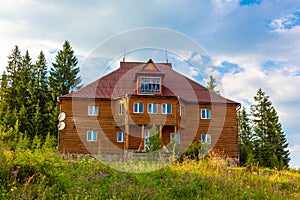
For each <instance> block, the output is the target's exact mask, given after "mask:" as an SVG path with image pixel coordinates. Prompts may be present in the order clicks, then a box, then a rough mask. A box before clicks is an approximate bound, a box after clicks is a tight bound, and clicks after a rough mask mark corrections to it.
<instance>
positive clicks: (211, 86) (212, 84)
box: [207, 75, 220, 94]
mask: <svg viewBox="0 0 300 200" xmlns="http://www.w3.org/2000/svg"><path fill="white" fill-rule="evenodd" d="M216 87H217V84H216V79H215V78H214V77H213V76H212V75H210V76H209V81H208V82H207V89H209V90H210V91H212V92H214V93H216V94H220V91H218V90H216Z"/></svg>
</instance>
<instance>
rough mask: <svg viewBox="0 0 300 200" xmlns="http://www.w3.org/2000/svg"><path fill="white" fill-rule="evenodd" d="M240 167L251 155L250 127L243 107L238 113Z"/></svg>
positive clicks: (251, 135)
mask: <svg viewBox="0 0 300 200" xmlns="http://www.w3.org/2000/svg"><path fill="white" fill-rule="evenodd" d="M238 120H239V121H238V124H239V143H240V165H242V166H243V165H245V164H246V162H247V160H248V157H249V155H250V154H252V155H253V142H252V139H253V134H252V129H251V126H250V119H249V115H248V114H247V112H246V109H245V107H243V108H242V110H239V111H238Z"/></svg>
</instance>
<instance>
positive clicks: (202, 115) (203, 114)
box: [201, 109, 206, 119]
mask: <svg viewBox="0 0 300 200" xmlns="http://www.w3.org/2000/svg"><path fill="white" fill-rule="evenodd" d="M201 118H202V119H206V113H205V109H202V110H201Z"/></svg>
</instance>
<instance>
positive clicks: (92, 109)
mask: <svg viewBox="0 0 300 200" xmlns="http://www.w3.org/2000/svg"><path fill="white" fill-rule="evenodd" d="M98 113H99V106H96V105H94V106H88V116H98Z"/></svg>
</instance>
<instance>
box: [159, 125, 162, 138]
mask: <svg viewBox="0 0 300 200" xmlns="http://www.w3.org/2000/svg"><path fill="white" fill-rule="evenodd" d="M159 137H160V138H162V125H159Z"/></svg>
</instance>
